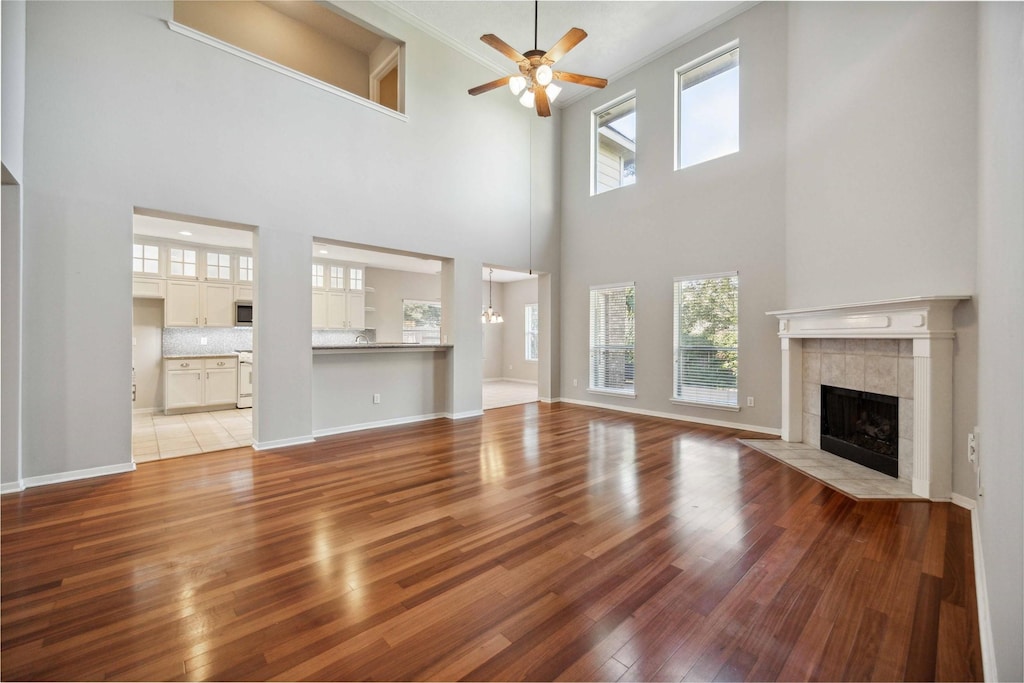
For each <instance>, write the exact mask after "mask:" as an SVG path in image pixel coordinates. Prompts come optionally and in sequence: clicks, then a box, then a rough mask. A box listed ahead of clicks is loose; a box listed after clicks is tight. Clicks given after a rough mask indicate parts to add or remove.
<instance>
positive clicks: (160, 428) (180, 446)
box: [132, 408, 252, 463]
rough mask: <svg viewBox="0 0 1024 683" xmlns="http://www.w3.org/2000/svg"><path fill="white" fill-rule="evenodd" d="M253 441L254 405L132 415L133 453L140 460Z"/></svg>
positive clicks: (192, 453)
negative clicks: (177, 412) (201, 410)
mask: <svg viewBox="0 0 1024 683" xmlns="http://www.w3.org/2000/svg"><path fill="white" fill-rule="evenodd" d="M251 444H252V408H241V409H231V410H217V411H214V412H210V413H187V414H184V415H164V414H163V413H156V414H154V415H133V416H132V457H133V458H134V460H135V462H137V463H139V462H148V461H150V460H162V459H166V458H178V457H181V456H183V455H195V454H197V453H209V452H210V451H222V450H225V449H228V448H238V447H239V446H249V445H251Z"/></svg>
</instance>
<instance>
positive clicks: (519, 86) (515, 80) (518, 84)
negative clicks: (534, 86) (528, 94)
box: [508, 76, 526, 95]
mask: <svg viewBox="0 0 1024 683" xmlns="http://www.w3.org/2000/svg"><path fill="white" fill-rule="evenodd" d="M524 88H526V79H525V78H523V77H522V76H513V77H512V78H510V79H508V89H509V90H511V91H512V94H513V95H518V94H519V93H521V92H523V89H524Z"/></svg>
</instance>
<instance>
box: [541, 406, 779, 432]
mask: <svg viewBox="0 0 1024 683" xmlns="http://www.w3.org/2000/svg"><path fill="white" fill-rule="evenodd" d="M559 400H560V401H561V402H563V403H572V404H574V405H580V406H587V407H589V408H605V409H607V410H617V411H619V412H621V413H635V414H637V415H648V416H650V417H663V418H666V419H668V420H678V421H680V422H695V423H696V424H702V425H709V426H711V427H725V428H727V429H742V430H743V431H745V432H757V433H759V434H771V435H772V436H782V430H781V429H773V428H771V427H761V426H760V425H748V424H741V423H738V422H726V421H725V420H709V419H707V418H703V417H694V416H692V415H678V414H676V413H663V412H661V411H658V410H644V409H643V408H626V407H623V406H616V405H609V404H607V403H598V402H596V401H580V400H578V399H575V398H562V399H559Z"/></svg>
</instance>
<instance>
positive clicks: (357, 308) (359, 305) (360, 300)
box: [348, 292, 366, 330]
mask: <svg viewBox="0 0 1024 683" xmlns="http://www.w3.org/2000/svg"><path fill="white" fill-rule="evenodd" d="M364 327H366V294H364V293H363V292H349V293H348V329H350V330H361V329H363V328H364Z"/></svg>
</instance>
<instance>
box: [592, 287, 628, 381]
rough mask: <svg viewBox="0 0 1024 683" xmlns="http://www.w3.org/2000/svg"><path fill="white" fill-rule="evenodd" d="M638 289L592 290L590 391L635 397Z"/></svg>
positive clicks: (605, 288)
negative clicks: (635, 314) (634, 350)
mask: <svg viewBox="0 0 1024 683" xmlns="http://www.w3.org/2000/svg"><path fill="white" fill-rule="evenodd" d="M635 308H636V288H635V286H634V284H633V283H632V282H630V283H627V284H621V285H605V286H600V287H591V288H590V389H591V390H592V391H607V392H611V393H615V394H624V395H627V396H635V395H636V391H635V388H634V383H633V378H634V373H635V367H634V363H635V357H634V354H633V349H634V346H635V343H636V334H635V322H634V321H635V316H634V312H635Z"/></svg>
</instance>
